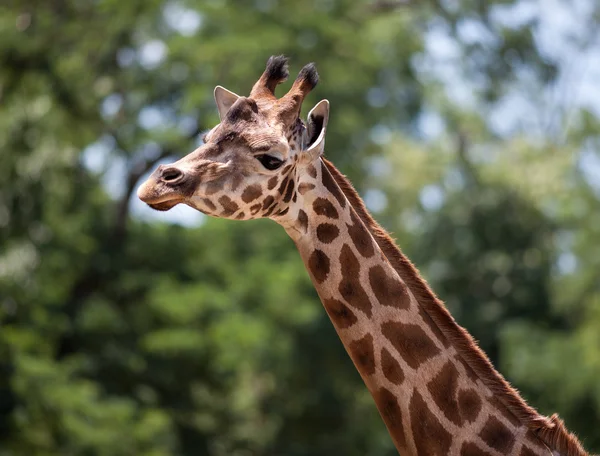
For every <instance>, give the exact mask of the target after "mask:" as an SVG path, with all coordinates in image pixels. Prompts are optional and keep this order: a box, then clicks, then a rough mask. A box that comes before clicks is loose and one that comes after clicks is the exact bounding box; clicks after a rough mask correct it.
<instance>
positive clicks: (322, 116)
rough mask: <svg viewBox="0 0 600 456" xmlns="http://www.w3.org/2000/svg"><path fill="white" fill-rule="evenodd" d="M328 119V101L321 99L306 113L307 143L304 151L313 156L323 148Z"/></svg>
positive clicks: (320, 153) (318, 154) (317, 154)
mask: <svg viewBox="0 0 600 456" xmlns="http://www.w3.org/2000/svg"><path fill="white" fill-rule="evenodd" d="M328 121H329V101H327V100H321V101H319V102H318V103H317V104H316V105H315V107H314V108H312V109H311V110H310V112H309V113H308V125H307V129H308V145H307V148H306V152H307V153H309V154H310V155H311V156H314V157H315V158H316V157H317V156H320V155H322V154H323V150H324V149H325V133H326V132H327V122H328Z"/></svg>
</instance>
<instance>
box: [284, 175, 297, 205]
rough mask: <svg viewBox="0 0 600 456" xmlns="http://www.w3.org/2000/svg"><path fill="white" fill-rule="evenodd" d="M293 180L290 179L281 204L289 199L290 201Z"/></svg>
mask: <svg viewBox="0 0 600 456" xmlns="http://www.w3.org/2000/svg"><path fill="white" fill-rule="evenodd" d="M294 184H295V182H294V179H290V181H289V183H288V186H287V188H286V190H285V195H284V196H283V202H284V203H288V202H289V201H290V199H292V193H293V192H294Z"/></svg>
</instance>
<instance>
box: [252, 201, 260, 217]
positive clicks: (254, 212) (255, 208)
mask: <svg viewBox="0 0 600 456" xmlns="http://www.w3.org/2000/svg"><path fill="white" fill-rule="evenodd" d="M260 208H261V204H260V203H258V204H254V205H252V206H250V213H251V214H252V215H255V214H256V213H257V212H258V211H259V210H260Z"/></svg>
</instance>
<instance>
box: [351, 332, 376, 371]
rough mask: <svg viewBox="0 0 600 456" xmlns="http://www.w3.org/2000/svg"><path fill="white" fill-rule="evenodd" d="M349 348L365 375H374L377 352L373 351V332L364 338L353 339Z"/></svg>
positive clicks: (359, 368)
mask: <svg viewBox="0 0 600 456" xmlns="http://www.w3.org/2000/svg"><path fill="white" fill-rule="evenodd" d="M348 349H349V350H350V353H351V354H352V359H353V360H354V362H355V363H356V365H357V367H358V370H359V371H360V372H362V373H363V374H365V375H373V374H374V373H375V353H374V351H373V336H372V335H371V334H367V335H366V336H365V337H363V338H362V339H359V340H355V341H352V342H351V343H350V345H349V346H348Z"/></svg>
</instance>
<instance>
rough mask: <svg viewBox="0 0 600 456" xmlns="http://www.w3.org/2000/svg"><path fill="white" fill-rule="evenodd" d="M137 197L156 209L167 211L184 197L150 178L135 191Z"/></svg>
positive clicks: (181, 201) (182, 200)
mask: <svg viewBox="0 0 600 456" xmlns="http://www.w3.org/2000/svg"><path fill="white" fill-rule="evenodd" d="M137 195H138V198H139V199H141V200H142V201H143V202H144V203H146V204H147V205H148V206H150V207H151V208H152V209H155V210H157V211H168V210H169V209H171V208H173V207H174V206H176V205H178V204H179V203H183V202H184V200H185V198H184V197H183V196H182V195H181V194H180V193H179V192H178V191H174V190H172V189H169V188H165V185H164V184H162V183H160V182H156V181H155V180H154V179H152V178H150V179H148V180H147V181H146V182H144V183H143V184H142V185H141V186H140V187H139V188H138V191H137Z"/></svg>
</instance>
